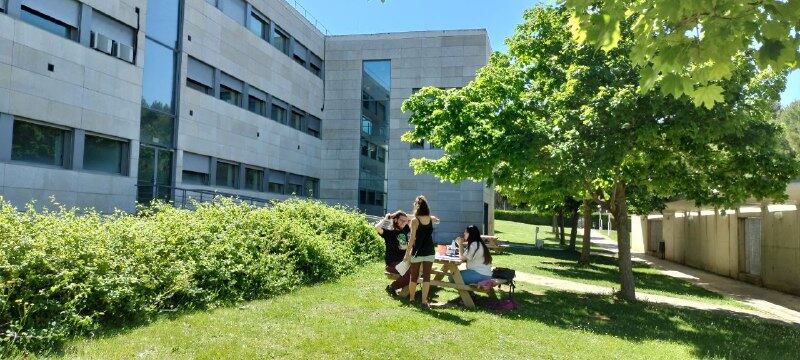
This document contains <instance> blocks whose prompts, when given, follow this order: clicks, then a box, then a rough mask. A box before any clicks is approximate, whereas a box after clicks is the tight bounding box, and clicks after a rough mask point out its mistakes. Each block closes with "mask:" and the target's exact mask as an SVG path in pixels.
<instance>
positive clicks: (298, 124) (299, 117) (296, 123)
mask: <svg viewBox="0 0 800 360" xmlns="http://www.w3.org/2000/svg"><path fill="white" fill-rule="evenodd" d="M289 126H291V127H293V128H295V129H297V130H303V114H301V113H298V112H295V111H292V121H291V123H290V124H289Z"/></svg>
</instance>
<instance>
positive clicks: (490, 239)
mask: <svg viewBox="0 0 800 360" xmlns="http://www.w3.org/2000/svg"><path fill="white" fill-rule="evenodd" d="M481 239H482V240H483V242H484V243H486V247H488V248H489V250H492V251H495V252H499V253H501V252H505V251H506V249H508V247H509V245H508V244H506V243H505V242H503V241H500V239H498V238H497V236H491V235H481Z"/></svg>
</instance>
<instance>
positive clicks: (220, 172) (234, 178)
mask: <svg viewBox="0 0 800 360" xmlns="http://www.w3.org/2000/svg"><path fill="white" fill-rule="evenodd" d="M216 184H217V186H222V187H229V188H237V187H239V165H236V164H231V163H229V162H224V161H218V162H217V183H216Z"/></svg>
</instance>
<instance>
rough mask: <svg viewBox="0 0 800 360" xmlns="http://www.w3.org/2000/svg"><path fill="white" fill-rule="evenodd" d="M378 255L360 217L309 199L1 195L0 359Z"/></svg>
mask: <svg viewBox="0 0 800 360" xmlns="http://www.w3.org/2000/svg"><path fill="white" fill-rule="evenodd" d="M383 251H384V248H383V242H382V241H381V240H380V238H379V237H378V236H377V234H375V231H374V230H373V229H372V227H371V226H370V225H369V224H367V222H366V221H365V220H364V219H363V217H361V216H360V215H358V214H357V213H355V212H352V211H349V210H347V209H345V208H342V207H330V206H327V205H324V204H322V203H320V202H316V201H305V200H289V201H285V202H280V203H275V204H273V206H272V207H270V208H254V207H251V206H248V205H245V204H235V203H233V202H231V201H224V200H223V201H221V202H219V203H216V204H198V206H197V209H196V210H194V211H189V210H181V209H176V208H174V207H171V206H169V205H167V204H158V205H155V206H154V207H152V208H150V209H143V210H142V211H140V213H139V214H136V215H132V214H126V213H122V212H119V213H115V214H113V215H101V214H98V213H96V212H94V211H81V212H79V211H78V210H75V209H64V208H60V209H58V210H55V211H49V210H44V211H42V212H37V211H35V210H34V209H33V207H32V206H29V207H28V209H27V210H26V211H22V212H20V211H17V210H16V209H14V208H13V207H12V206H11V205H9V204H8V203H7V202H5V201H3V200H2V198H0V357H3V356H8V355H9V354H11V352H12V351H14V352H16V351H34V352H38V351H49V350H52V349H56V348H58V346H60V345H61V344H62V343H63V342H64V340H66V339H68V338H69V337H73V336H79V335H85V334H90V333H94V332H96V331H98V330H103V329H109V328H115V327H123V326H130V325H135V324H141V323H144V322H147V321H151V320H152V319H153V318H154V317H155V316H156V315H158V314H159V313H161V312H164V311H174V310H194V309H204V308H209V307H215V306H220V305H224V304H231V303H236V302H239V301H244V300H251V299H257V298H264V297H268V296H271V295H275V294H279V293H284V292H287V291H290V290H292V289H294V288H296V287H298V286H300V285H303V284H312V283H318V282H322V281H329V280H333V279H336V278H338V277H340V276H342V275H344V274H348V273H351V272H353V271H354V270H355V269H356V268H357V267H359V266H361V265H363V264H364V263H365V262H372V261H375V260H378V259H380V258H381V257H382V254H383Z"/></svg>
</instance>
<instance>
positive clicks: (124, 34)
mask: <svg viewBox="0 0 800 360" xmlns="http://www.w3.org/2000/svg"><path fill="white" fill-rule="evenodd" d="M92 32H93V33H95V34H101V35H103V36H105V37H107V38H110V39H111V40H114V42H115V43H117V44H121V45H124V46H127V47H129V48H134V47H135V44H134V42H133V41H134V37H135V36H136V35H135V31H134V30H133V28H132V27H130V26H128V25H125V24H123V23H121V22H119V21H117V20H116V19H114V18H112V17H110V16H108V15H105V14H103V13H101V12H99V11H97V10H94V11H93V12H92ZM118 56H119V55H118Z"/></svg>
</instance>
